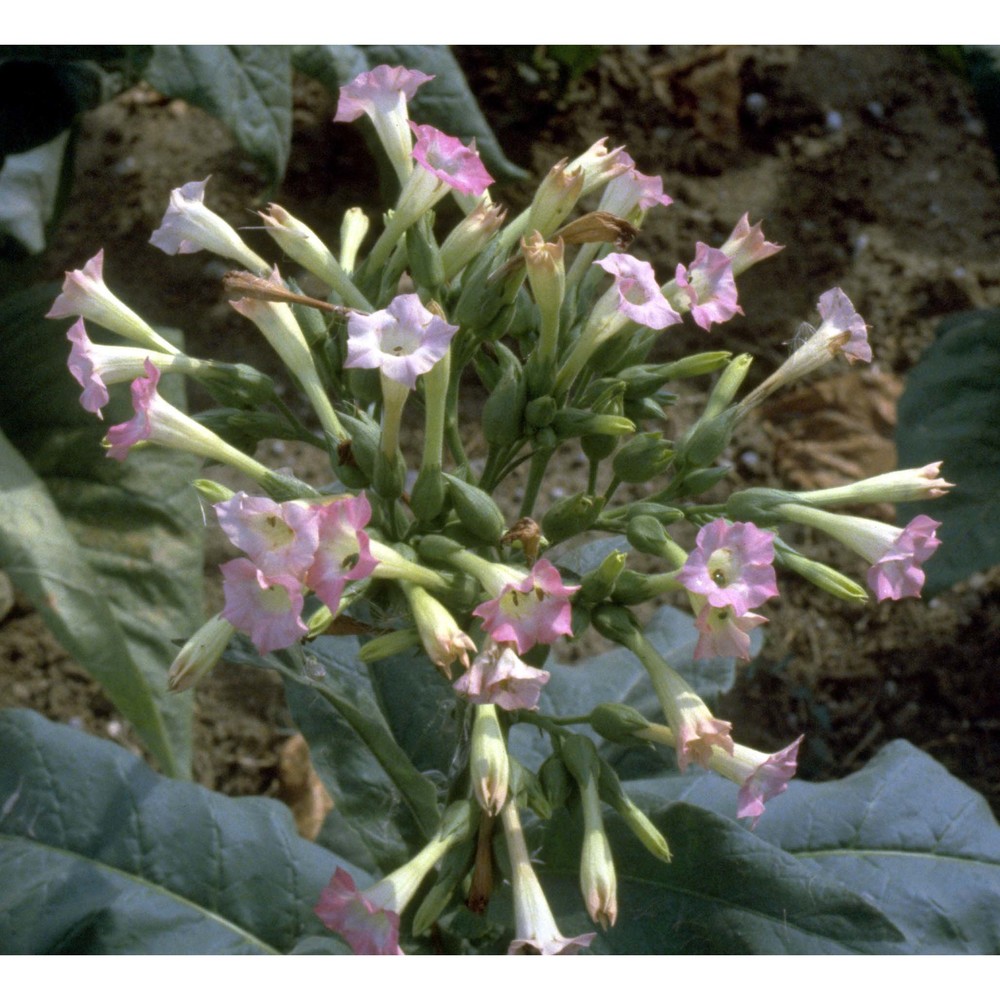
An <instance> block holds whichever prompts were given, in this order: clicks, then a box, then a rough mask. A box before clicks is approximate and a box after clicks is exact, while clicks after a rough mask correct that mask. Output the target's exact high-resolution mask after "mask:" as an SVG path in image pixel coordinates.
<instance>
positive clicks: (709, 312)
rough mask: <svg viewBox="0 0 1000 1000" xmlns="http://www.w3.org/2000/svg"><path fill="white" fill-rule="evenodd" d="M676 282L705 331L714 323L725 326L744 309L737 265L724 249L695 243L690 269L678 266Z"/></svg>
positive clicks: (695, 319) (692, 313)
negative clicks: (739, 297) (738, 296)
mask: <svg viewBox="0 0 1000 1000" xmlns="http://www.w3.org/2000/svg"><path fill="white" fill-rule="evenodd" d="M675 280H676V282H677V285H678V287H679V288H680V289H681V291H682V292H684V294H685V295H687V297H688V299H689V300H690V302H691V316H692V317H693V318H694V321H695V322H696V323H697V324H698V326H700V327H701V328H702V329H703V330H711V329H712V324H713V323H725V322H726V320H728V319H732V318H733V317H734V316H735V315H736V314H737V313H740V314H741V315H742V313H743V310H742V309H741V308H740V307H739V306H738V305H737V304H736V280H735V279H734V277H733V262H732V261H731V260H730V259H729V257H727V256H726V254H725V253H723V251H722V250H715V249H713V248H712V247H710V246H708V245H707V244H705V243H697V244H695V257H694V261H693V262H692V263H691V265H690V267H688V268H685V267H684V265H683V264H678V265H677V270H676V273H675Z"/></svg>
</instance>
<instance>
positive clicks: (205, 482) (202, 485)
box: [191, 479, 235, 504]
mask: <svg viewBox="0 0 1000 1000" xmlns="http://www.w3.org/2000/svg"><path fill="white" fill-rule="evenodd" d="M191 485H192V486H193V487H194V488H195V489H196V490H197V491H198V493H199V494H200V495H201V496H203V497H204V498H205V499H206V500H207V501H208V502H209V503H211V504H216V503H221V502H222V501H223V500H231V499H232V498H233V496H234V495H235V494H234V493H233V491H232V490H231V489H230V488H229V487H228V486H223V485H222V483H217V482H216V481H215V480H214V479H196V480H195V481H194V482H193V483H192V484H191Z"/></svg>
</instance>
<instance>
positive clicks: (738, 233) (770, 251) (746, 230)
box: [720, 213, 785, 274]
mask: <svg viewBox="0 0 1000 1000" xmlns="http://www.w3.org/2000/svg"><path fill="white" fill-rule="evenodd" d="M720 249H721V250H722V252H723V253H724V254H725V255H726V256H727V257H728V258H729V259H730V260H731V261H732V262H733V274H740V273H741V272H743V271H745V270H746V269H747V268H748V267H752V266H753V265H754V264H758V263H760V261H762V260H766V259H767V258H768V257H771V256H773V255H774V254H776V253H778V251H780V250H784V249H785V248H784V247H783V246H782V245H781V244H780V243H768V242H767V240H765V239H764V231H763V230H762V229H761V228H760V223H759V222H758V223H757V224H756V225H755V226H751V225H750V215H749V213H744V215H743V218H741V219H740V221H739V222H737V223H736V228H735V229H733V231H732V233H730V234H729V239H728V240H726V242H725V243H723V244H722V246H721V247H720Z"/></svg>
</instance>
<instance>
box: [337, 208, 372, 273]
mask: <svg viewBox="0 0 1000 1000" xmlns="http://www.w3.org/2000/svg"><path fill="white" fill-rule="evenodd" d="M370 225H371V222H370V220H369V219H368V216H367V215H365V213H364V212H363V211H362V210H361V209H360V208H349V209H348V210H347V211H346V212H344V219H343V221H342V222H341V223H340V266H341V267H342V268H343V269H344V271H345V272H346V273H347V274H353V272H354V267H355V263H356V261H357V259H358V251H359V250H360V249H361V244H362V243H363V242H364V239H365V236H367V235H368V227H369V226H370Z"/></svg>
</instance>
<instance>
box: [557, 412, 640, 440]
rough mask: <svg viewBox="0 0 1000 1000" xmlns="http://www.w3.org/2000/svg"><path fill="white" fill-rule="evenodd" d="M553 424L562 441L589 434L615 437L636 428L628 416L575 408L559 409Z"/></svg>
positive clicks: (629, 432)
mask: <svg viewBox="0 0 1000 1000" xmlns="http://www.w3.org/2000/svg"><path fill="white" fill-rule="evenodd" d="M551 426H552V429H553V430H554V431H555V433H556V436H557V437H558V438H559V439H560V440H562V441H567V440H570V439H571V438H576V437H581V436H582V435H589V434H609V435H611V436H613V437H615V436H621V435H622V434H631V433H632V432H633V431H634V430H635V424H633V423H632V421H631V420H629V419H627V418H626V417H620V416H616V415H614V414H612V413H593V412H591V411H590V410H578V409H574V408H567V409H562V410H559V411H558V412H557V413H556V415H555V417H554V418H553V420H552V425H551Z"/></svg>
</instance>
